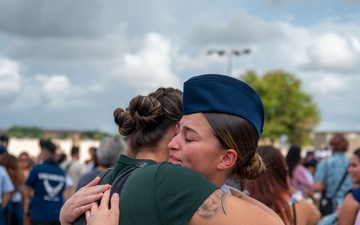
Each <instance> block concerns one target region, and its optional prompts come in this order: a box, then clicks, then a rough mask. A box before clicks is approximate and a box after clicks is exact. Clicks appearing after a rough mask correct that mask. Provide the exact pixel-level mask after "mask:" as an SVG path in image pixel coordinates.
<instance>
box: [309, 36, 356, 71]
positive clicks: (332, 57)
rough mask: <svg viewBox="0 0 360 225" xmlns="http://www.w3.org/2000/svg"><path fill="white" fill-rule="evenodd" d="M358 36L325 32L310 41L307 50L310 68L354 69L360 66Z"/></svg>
mask: <svg viewBox="0 0 360 225" xmlns="http://www.w3.org/2000/svg"><path fill="white" fill-rule="evenodd" d="M356 41H358V40H357V39H356V38H354V37H352V38H351V39H350V37H344V36H341V35H338V34H336V33H330V32H328V33H324V34H322V35H320V36H317V37H315V38H314V40H313V41H312V42H311V43H309V46H308V49H307V52H308V55H309V63H308V64H307V65H305V66H304V67H305V68H308V69H324V70H336V71H339V70H340V71H354V70H356V69H358V68H360V65H359V60H360V51H358V50H357V49H356V48H357V47H358V46H357V43H358V42H356Z"/></svg>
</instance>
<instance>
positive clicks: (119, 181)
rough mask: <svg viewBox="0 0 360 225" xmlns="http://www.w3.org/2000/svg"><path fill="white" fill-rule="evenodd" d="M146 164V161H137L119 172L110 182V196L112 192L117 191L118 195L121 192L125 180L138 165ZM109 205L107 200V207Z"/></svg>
mask: <svg viewBox="0 0 360 225" xmlns="http://www.w3.org/2000/svg"><path fill="white" fill-rule="evenodd" d="M145 165H147V162H139V163H138V164H136V165H135V166H133V167H131V168H130V169H129V170H127V171H126V172H124V173H122V174H120V175H119V176H118V177H117V178H116V179H115V180H114V182H113V183H112V184H111V193H110V196H112V194H114V193H118V194H119V195H120V194H121V192H122V190H123V188H124V186H125V184H126V181H127V180H128V179H129V177H130V175H131V174H132V173H133V172H135V170H137V169H138V168H140V167H143V166H145ZM110 206H111V204H110V202H109V207H110Z"/></svg>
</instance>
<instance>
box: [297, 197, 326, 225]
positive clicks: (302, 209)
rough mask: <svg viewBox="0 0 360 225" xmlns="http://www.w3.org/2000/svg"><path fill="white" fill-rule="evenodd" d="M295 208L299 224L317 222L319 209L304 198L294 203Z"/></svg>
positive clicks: (319, 216)
mask: <svg viewBox="0 0 360 225" xmlns="http://www.w3.org/2000/svg"><path fill="white" fill-rule="evenodd" d="M296 209H297V210H298V212H297V214H299V216H298V222H299V224H317V222H318V221H319V220H320V218H321V213H320V211H319V209H318V208H317V207H316V205H314V204H313V203H311V202H308V201H307V200H306V199H302V200H300V201H299V202H298V203H296Z"/></svg>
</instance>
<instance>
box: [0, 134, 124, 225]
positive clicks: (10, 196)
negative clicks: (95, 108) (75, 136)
mask: <svg viewBox="0 0 360 225" xmlns="http://www.w3.org/2000/svg"><path fill="white" fill-rule="evenodd" d="M0 141H1V142H0V203H1V207H0V225H30V224H32V225H43V224H51V225H56V224H60V222H59V213H60V210H61V207H62V206H63V203H64V202H65V201H66V199H68V198H69V197H71V196H72V195H73V194H74V193H75V192H76V190H78V189H80V188H81V187H83V186H85V185H86V184H87V183H89V182H90V181H91V180H93V179H94V178H95V177H96V176H97V175H98V174H100V173H101V172H102V171H104V170H106V169H108V168H109V167H110V166H112V165H114V164H115V162H116V160H117V158H118V156H119V155H120V154H125V147H126V145H125V142H124V140H123V139H122V138H120V137H118V136H113V137H110V136H108V137H105V138H103V139H102V140H101V142H100V144H99V146H92V147H90V148H89V149H88V151H89V155H90V158H89V159H88V160H86V161H85V162H81V161H80V160H79V159H80V151H79V147H78V146H72V148H71V149H70V154H69V155H70V157H68V155H67V154H65V152H64V151H63V150H61V149H60V148H59V146H58V145H56V143H54V142H52V141H51V140H39V146H40V149H41V151H40V154H39V155H38V156H37V157H31V156H30V154H29V152H27V151H25V150H24V151H23V152H21V153H20V154H19V155H17V156H15V155H12V154H11V152H9V151H8V149H7V147H8V144H9V137H8V136H6V135H1V136H0Z"/></svg>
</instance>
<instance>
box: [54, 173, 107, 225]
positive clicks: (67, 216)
mask: <svg viewBox="0 0 360 225" xmlns="http://www.w3.org/2000/svg"><path fill="white" fill-rule="evenodd" d="M99 182H100V177H96V178H95V179H94V180H92V181H91V182H90V183H88V184H87V185H86V186H84V187H82V188H81V189H79V190H78V191H77V192H76V193H75V194H74V195H73V196H72V197H70V198H69V199H68V200H67V201H66V202H65V203H64V205H63V207H62V208H61V211H60V217H59V219H60V222H61V224H62V225H70V224H72V223H73V222H75V220H76V219H77V218H79V217H80V216H81V215H82V214H83V213H85V212H86V211H87V210H89V209H90V208H91V206H92V203H93V202H96V201H97V200H99V199H101V197H102V196H103V195H104V192H105V191H106V190H109V189H110V187H111V186H110V185H109V184H105V185H97V184H98V183H99Z"/></svg>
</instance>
